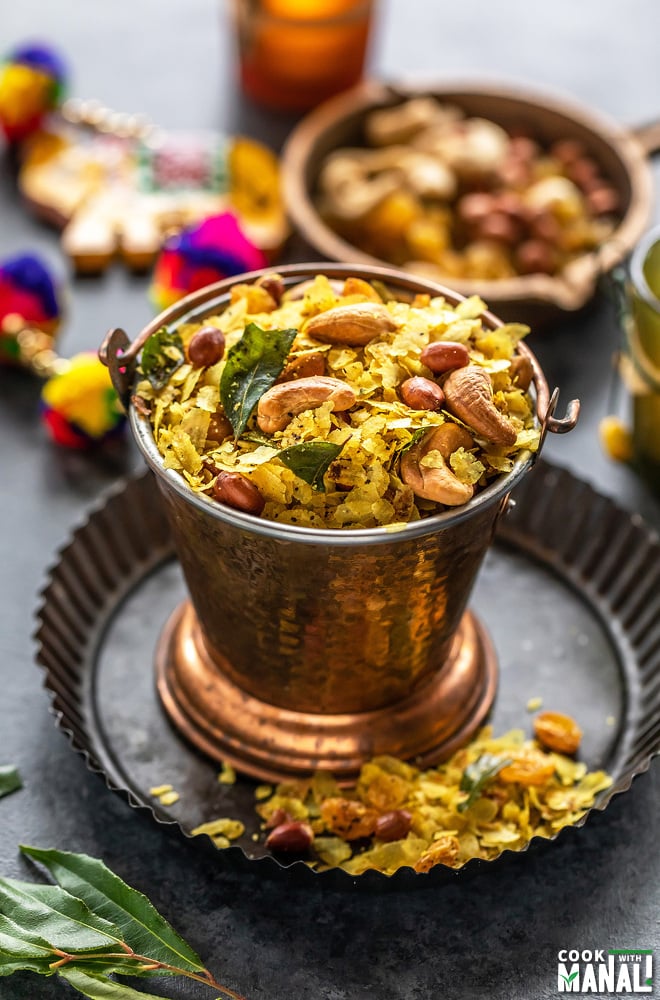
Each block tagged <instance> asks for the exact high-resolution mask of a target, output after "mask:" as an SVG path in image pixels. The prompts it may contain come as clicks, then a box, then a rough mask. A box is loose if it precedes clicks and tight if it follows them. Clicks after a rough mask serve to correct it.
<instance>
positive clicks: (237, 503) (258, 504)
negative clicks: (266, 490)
mask: <svg viewBox="0 0 660 1000" xmlns="http://www.w3.org/2000/svg"><path fill="white" fill-rule="evenodd" d="M213 496H214V497H215V499H216V500H217V501H218V502H219V503H223V504H226V505H227V507H234V508H235V509H236V510H242V511H243V512H244V513H245V514H257V515H258V514H261V512H262V510H263V509H264V506H265V503H266V501H265V500H264V498H263V497H262V495H261V493H260V492H259V490H258V489H257V487H256V486H255V485H254V483H251V482H250V480H249V479H246V478H245V476H242V475H241V474H240V472H226V471H225V470H224V469H221V470H220V471H219V472H218V475H217V477H216V480H215V483H214V484H213Z"/></svg>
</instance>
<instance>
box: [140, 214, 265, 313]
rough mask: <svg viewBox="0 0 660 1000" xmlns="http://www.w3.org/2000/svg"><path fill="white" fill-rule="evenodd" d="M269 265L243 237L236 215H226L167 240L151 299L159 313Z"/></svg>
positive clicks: (187, 229) (158, 262) (158, 263)
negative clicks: (201, 290) (207, 288)
mask: <svg viewBox="0 0 660 1000" xmlns="http://www.w3.org/2000/svg"><path fill="white" fill-rule="evenodd" d="M267 265H268V261H267V259H266V256H265V254H264V253H263V251H262V250H259V249H258V248H257V247H256V246H255V245H254V244H253V243H251V242H250V240H248V238H247V237H246V236H245V235H244V233H243V232H242V231H241V229H240V226H239V224H238V221H237V219H236V216H235V215H232V213H231V212H223V213H222V214H221V215H213V216H211V217H210V218H208V219H204V220H203V221H202V222H199V223H197V224H196V225H193V226H188V227H187V228H185V229H182V230H181V232H179V233H177V234H176V235H175V236H170V237H169V238H168V239H167V240H166V242H165V244H164V246H163V249H162V250H161V252H160V255H159V257H158V260H157V261H156V266H155V269H154V276H153V281H152V285H151V289H150V297H151V300H152V302H153V304H154V306H155V307H156V308H157V309H158V311H159V312H160V311H161V310H162V309H166V308H167V307H168V306H171V305H172V303H174V302H177V301H178V300H179V299H181V298H183V297H184V295H188V294H189V293H190V292H196V291H197V290H198V289H199V288H204V286H205V285H210V284H212V283H213V282H215V281H221V280H222V279H223V278H228V277H231V276H232V275H234V274H242V273H243V272H244V271H256V270H258V269H259V268H262V267H267Z"/></svg>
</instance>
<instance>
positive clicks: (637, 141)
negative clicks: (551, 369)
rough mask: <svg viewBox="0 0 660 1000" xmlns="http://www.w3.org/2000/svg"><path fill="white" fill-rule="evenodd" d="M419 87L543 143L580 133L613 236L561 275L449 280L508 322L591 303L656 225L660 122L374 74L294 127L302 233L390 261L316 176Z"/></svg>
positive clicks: (287, 165) (501, 91) (338, 254)
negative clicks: (352, 226)
mask: <svg viewBox="0 0 660 1000" xmlns="http://www.w3.org/2000/svg"><path fill="white" fill-rule="evenodd" d="M420 94H430V95H432V96H434V97H437V98H438V99H439V100H441V101H446V102H448V103H451V104H455V105H458V107H460V108H461V109H462V110H463V111H464V112H465V113H466V114H467V115H470V116H477V117H481V118H486V119H489V120H491V121H493V122H496V123H497V124H499V125H502V126H503V127H504V128H523V129H526V130H528V131H529V132H530V134H532V135H534V136H536V137H537V138H538V139H539V140H540V141H541V142H542V143H544V144H545V143H548V144H549V143H552V142H553V141H554V140H557V139H579V140H580V142H582V143H583V144H584V146H585V148H586V150H587V151H588V153H589V155H590V156H592V157H593V158H594V159H595V160H596V162H597V163H598V164H599V165H600V167H601V169H602V171H603V174H604V175H605V177H607V178H608V180H609V181H610V183H611V184H612V185H613V186H614V187H615V189H616V190H617V192H618V194H619V198H620V202H621V206H622V211H621V219H620V222H619V224H618V225H617V227H616V229H615V231H614V232H613V234H612V236H611V238H610V239H608V240H607V242H606V243H604V244H602V245H601V246H600V247H599V248H598V250H596V251H594V252H592V253H587V254H584V255H583V256H581V257H578V258H577V259H576V260H575V261H573V262H572V263H571V264H570V265H568V266H567V267H566V268H564V269H563V271H562V272H561V273H559V274H557V275H554V276H549V275H544V274H530V275H524V276H517V277H513V278H506V279H502V280H498V281H484V280H474V281H472V280H470V281H469V282H468V281H459V280H456V279H454V278H452V279H449V278H448V279H447V280H448V281H450V283H451V286H452V288H454V289H455V290H456V291H457V292H459V293H461V294H463V295H472V294H475V293H476V294H478V295H480V296H481V297H482V298H483V299H484V301H485V302H487V303H488V305H489V307H490V308H492V309H493V311H494V312H495V313H496V314H497V315H498V316H499V317H501V318H502V319H505V320H509V319H510V320H519V321H524V322H527V323H531V324H534V325H535V324H538V323H545V322H547V321H548V320H550V319H557V318H559V317H560V316H561V315H562V314H563V313H570V312H575V311H576V310H578V309H580V308H582V306H584V305H586V304H587V303H588V302H589V300H590V299H591V298H592V297H593V296H594V294H595V292H596V287H597V282H598V279H599V277H600V276H601V275H602V274H603V273H606V272H607V271H609V270H611V269H612V268H613V267H615V266H616V265H617V264H619V263H620V262H621V261H622V260H624V258H625V257H627V255H628V254H629V253H630V252H631V251H632V249H633V247H634V246H635V244H636V243H637V241H638V240H639V238H640V237H641V235H642V234H643V232H644V230H645V229H646V227H647V225H648V224H649V220H650V216H651V209H652V204H653V177H652V173H651V169H650V166H649V163H648V156H649V155H651V154H652V153H655V152H657V151H658V149H659V148H660V123H658V122H656V123H653V124H651V125H648V126H646V127H643V128H638V129H636V130H634V131H627V130H626V129H624V128H622V127H621V126H619V125H617V124H616V123H614V122H612V121H610V120H609V119H607V118H605V117H604V116H602V115H600V114H598V113H596V112H594V111H592V110H591V109H587V108H584V107H582V106H580V105H579V104H574V103H573V102H572V101H569V100H567V99H564V98H558V97H550V96H547V95H543V94H537V93H535V92H534V91H529V90H527V88H522V87H515V86H510V87H501V86H492V87H491V86H489V85H486V84H465V83H463V84H456V85H451V84H438V85H429V86H427V87H424V86H421V85H417V86H414V85H401V86H398V85H397V86H388V85H386V84H384V83H380V82H378V81H374V80H372V81H367V82H365V83H363V84H361V85H359V86H358V87H355V88H353V89H352V90H350V91H346V92H345V93H343V94H341V95H339V96H338V97H336V98H333V99H332V100H330V101H328V102H326V103H325V104H323V105H321V106H320V107H319V108H317V109H316V110H315V111H313V112H312V113H311V114H309V115H308V116H307V117H306V118H304V119H303V120H302V122H301V123H300V124H299V125H298V126H297V127H296V129H295V130H294V131H293V132H292V134H291V136H290V138H289V140H288V142H287V144H286V146H285V148H284V151H283V155H282V178H283V185H284V198H285V203H286V207H287V211H288V213H289V216H290V218H291V221H292V222H293V224H294V225H295V226H296V227H297V229H298V230H299V231H300V233H301V234H302V235H303V237H304V238H305V239H306V240H307V241H308V242H309V243H310V244H311V245H312V246H313V247H314V248H315V249H316V250H318V251H319V252H320V253H322V254H323V255H324V256H326V257H328V258H329V259H330V260H340V261H353V262H355V263H361V264H383V263H386V262H384V261H381V260H378V259H376V258H374V257H372V256H371V255H369V254H367V253H365V252H363V251H361V250H359V249H358V248H357V247H355V246H352V245H351V244H350V243H348V242H347V241H346V240H344V239H343V238H342V237H340V236H338V235H337V233H335V232H334V231H333V230H332V229H331V228H330V227H329V226H328V225H327V224H326V223H325V221H324V220H323V219H322V217H321V216H320V214H319V212H318V210H317V208H316V204H315V195H316V184H317V178H318V176H319V173H320V169H321V166H322V164H323V162H324V161H325V158H326V157H327V156H328V154H329V153H331V152H333V151H334V150H336V149H338V148H341V147H343V146H362V145H364V144H365V139H364V121H365V118H366V116H367V114H368V113H369V112H370V111H373V110H374V109H376V108H384V107H393V106H395V105H397V104H400V103H402V102H403V101H404V100H407V99H408V98H410V97H413V96H418V95H420Z"/></svg>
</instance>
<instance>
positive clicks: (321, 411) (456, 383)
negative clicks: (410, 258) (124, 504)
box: [133, 274, 539, 529]
mask: <svg viewBox="0 0 660 1000" xmlns="http://www.w3.org/2000/svg"><path fill="white" fill-rule="evenodd" d="M484 309H485V305H484V303H483V302H482V301H481V300H480V299H478V298H476V297H472V298H469V299H466V300H465V301H462V302H460V303H459V304H458V305H456V306H451V305H450V304H449V303H448V302H447V301H446V300H445V299H444V298H443V297H441V296H438V297H435V298H431V297H430V296H429V295H428V294H418V295H415V296H414V297H412V298H411V300H410V301H399V300H397V299H395V298H394V297H393V296H392V295H390V294H389V292H388V290H387V288H385V286H381V285H380V284H379V283H378V282H373V283H370V282H367V281H365V280H363V279H361V278H357V277H353V278H347V279H346V280H345V281H334V280H333V281H331V280H329V279H328V278H327V277H326V276H324V275H323V274H319V275H317V276H316V277H315V278H314V279H313V280H310V281H306V282H303V283H301V284H300V285H298V286H295V287H294V288H290V289H288V290H287V291H285V290H284V287H283V283H282V281H281V280H280V279H279V278H278V276H277V275H268V276H265V277H262V278H260V279H258V280H257V281H256V282H255V283H254V284H238V285H235V286H234V287H233V288H232V290H231V300H230V304H229V305H228V307H227V308H226V310H225V311H224V312H222V313H220V314H218V315H217V316H211V317H207V318H206V319H205V320H204V321H203V323H185V324H182V325H180V326H179V327H178V328H176V329H174V330H170V329H167V328H162V329H161V330H159V331H158V332H157V333H155V334H153V335H152V336H151V337H150V338H149V340H148V341H147V342H146V344H145V347H144V349H143V352H142V359H141V369H140V370H141V375H142V378H141V380H140V381H139V382H138V384H137V386H136V389H135V395H134V397H133V403H134V405H135V407H136V409H137V410H138V412H140V413H142V414H143V415H145V416H148V417H149V420H150V423H151V427H152V429H153V434H154V439H155V442H156V445H157V447H158V450H159V452H160V454H161V456H162V459H163V465H164V468H165V469H173V470H176V471H177V472H178V473H180V474H181V475H182V476H183V477H184V479H185V481H186V482H187V484H188V485H189V486H190V488H191V489H192V490H193V491H195V492H196V493H200V494H205V495H207V496H208V497H209V498H211V499H212V500H214V501H217V502H219V503H222V504H226V505H228V506H230V507H233V508H235V509H238V510H241V511H244V512H247V513H251V514H254V515H260V516H261V517H263V518H267V519H270V520H273V521H278V522H282V523H286V524H292V525H297V526H303V527H309V528H338V529H356V528H374V527H379V526H393V525H397V524H405V523H408V522H410V521H415V520H418V519H419V518H422V517H425V516H428V515H429V514H433V513H438V512H439V511H442V510H444V509H446V508H454V507H457V506H460V505H462V504H464V503H466V502H467V501H469V500H470V499H471V498H472V496H473V495H475V494H476V493H478V492H479V491H481V490H483V489H484V488H485V487H486V486H487V485H488V484H489V483H490V482H491V481H492V480H493V479H494V478H495V477H497V476H499V475H501V474H503V473H508V472H510V471H511V470H512V469H513V467H514V463H515V461H516V459H517V458H518V457H519V456H521V455H523V453H524V454H525V455H528V454H529V452H533V451H535V450H536V449H537V448H538V444H539V427H538V423H537V421H536V418H535V415H534V410H533V402H532V399H531V397H530V395H529V393H528V389H529V385H530V382H531V380H532V374H533V372H532V366H531V362H530V360H529V358H528V357H527V356H526V355H525V354H524V353H519V352H518V350H517V345H518V343H519V341H520V339H521V338H522V337H523V336H524V335H525V333H527V332H528V331H527V328H526V327H524V326H522V325H520V324H514V323H510V324H507V325H505V326H501V327H499V328H497V329H489V328H488V327H487V326H486V325H484V323H483V321H482V313H483V311H484Z"/></svg>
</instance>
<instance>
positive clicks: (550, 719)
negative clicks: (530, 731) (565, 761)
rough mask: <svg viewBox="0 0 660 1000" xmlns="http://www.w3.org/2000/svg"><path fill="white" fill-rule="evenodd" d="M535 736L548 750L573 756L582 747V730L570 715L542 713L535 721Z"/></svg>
mask: <svg viewBox="0 0 660 1000" xmlns="http://www.w3.org/2000/svg"><path fill="white" fill-rule="evenodd" d="M534 735H535V736H536V738H537V740H538V741H539V743H540V744H541V745H542V746H544V747H545V748H546V750H554V751H555V753H567V754H573V753H575V752H576V750H577V749H578V747H579V746H580V741H581V739H582V730H581V729H580V727H579V726H578V724H577V722H576V721H575V719H571V717H570V715H562V713H561V712H541V714H540V715H537V716H536V718H535V719H534Z"/></svg>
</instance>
